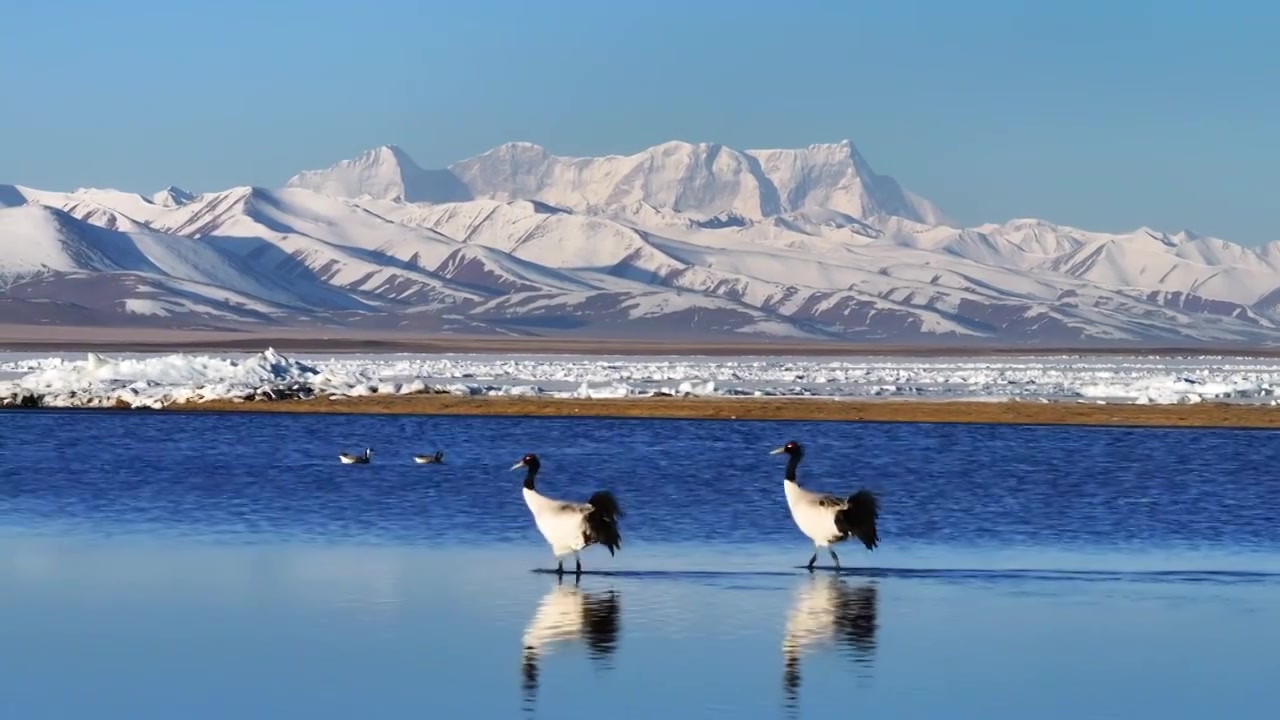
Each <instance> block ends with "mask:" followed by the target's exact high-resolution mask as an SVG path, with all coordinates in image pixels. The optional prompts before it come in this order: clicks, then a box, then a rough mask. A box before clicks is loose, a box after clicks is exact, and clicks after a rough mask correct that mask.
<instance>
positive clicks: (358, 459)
mask: <svg viewBox="0 0 1280 720" xmlns="http://www.w3.org/2000/svg"><path fill="white" fill-rule="evenodd" d="M371 457H373V451H372V450H370V449H369V448H365V449H364V454H363V455H352V454H351V453H338V459H339V460H341V461H342V464H344V465H367V464H369V458H371Z"/></svg>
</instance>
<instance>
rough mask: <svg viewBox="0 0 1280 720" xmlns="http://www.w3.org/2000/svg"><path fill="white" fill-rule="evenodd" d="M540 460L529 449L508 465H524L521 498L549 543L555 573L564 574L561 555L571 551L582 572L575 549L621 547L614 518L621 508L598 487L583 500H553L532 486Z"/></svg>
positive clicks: (611, 496) (613, 549)
mask: <svg viewBox="0 0 1280 720" xmlns="http://www.w3.org/2000/svg"><path fill="white" fill-rule="evenodd" d="M541 467H542V462H541V461H540V460H538V456H537V455H534V454H533V453H529V454H528V455H525V456H524V457H522V458H520V462H518V463H516V464H515V465H512V466H511V469H512V470H519V469H520V468H525V471H526V472H525V476H524V502H525V504H526V505H528V506H529V512H531V513H533V522H534V524H535V525H537V526H538V532H540V533H542V537H543V538H545V539H546V541H547V543H548V544H549V545H551V552H552V553H554V554H555V556H556V574H557V575H564V556H565V555H568V554H569V553H573V559H574V562H575V563H576V565H577V570H576V572H577V574H579V575H581V574H582V558H581V557H579V555H578V553H579V551H581V550H582V549H583V548H585V547H587V546H589V545H603V546H605V547H607V548H609V555H610V556H612V555H613V554H614V551H615V550H617V549H618V548H620V547H622V535H621V534H620V533H619V532H618V518H620V517H622V515H623V512H622V509H621V508H619V507H618V501H617V499H616V498H614V496H613V493H611V492H609V491H608V490H599V491H597V492H595V493H594V494H592V496H591V497H590V498H587V501H586V502H585V503H575V502H568V501H565V500H555V499H553V498H549V497H547V496H545V495H543V494H541V493H539V492H538V491H537V490H536V489H535V487H534V479H535V477H536V476H537V475H538V470H539V469H540V468H541Z"/></svg>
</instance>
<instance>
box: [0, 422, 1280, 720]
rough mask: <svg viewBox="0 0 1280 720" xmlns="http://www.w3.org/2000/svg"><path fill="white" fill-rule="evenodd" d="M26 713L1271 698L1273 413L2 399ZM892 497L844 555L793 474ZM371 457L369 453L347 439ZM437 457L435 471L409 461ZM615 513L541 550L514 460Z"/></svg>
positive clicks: (543, 710) (1276, 623) (623, 711)
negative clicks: (350, 455)
mask: <svg viewBox="0 0 1280 720" xmlns="http://www.w3.org/2000/svg"><path fill="white" fill-rule="evenodd" d="M0 428H2V429H3V431H4V439H5V441H4V443H3V445H2V446H0V463H2V466H3V468H4V478H3V481H0V532H2V533H3V534H2V535H0V584H2V585H3V588H4V591H3V593H0V648H2V649H0V710H3V711H4V715H5V716H6V717H15V718H17V717H21V718H42V717H48V718H55V717H56V718H69V717H130V718H162V717H164V718H167V717H175V716H181V717H186V718H249V717H280V716H282V715H288V716H295V715H296V716H299V717H308V718H322V717H323V718H328V717H333V718H339V717H353V716H362V717H363V716H369V717H374V716H376V717H421V716H423V715H424V713H425V714H428V715H429V714H432V713H435V712H440V713H444V714H443V715H442V717H452V716H458V715H463V714H465V715H466V716H468V717H519V716H521V715H525V716H527V715H529V714H533V715H536V716H539V717H551V718H571V717H591V718H600V717H601V713H602V710H601V708H602V707H607V708H609V710H608V714H609V716H611V717H616V718H621V717H636V718H648V717H655V716H657V715H658V714H660V713H673V714H675V715H677V716H680V717H721V716H725V717H727V716H733V717H735V718H744V717H745V718H755V717H761V718H764V717H779V716H795V717H811V716H814V717H816V716H822V715H830V714H832V713H839V714H842V715H843V714H849V713H853V712H857V713H862V714H868V713H870V714H874V715H879V716H884V717H895V718H903V717H997V718H1003V717H1009V718H1014V717H1017V718H1023V717H1037V718H1059V717H1061V718H1073V719H1076V718H1090V717H1135V716H1148V715H1150V716H1162V717H1165V718H1168V717H1199V716H1203V715H1204V714H1205V713H1219V714H1222V715H1223V716H1230V717H1259V718H1262V717H1270V713H1271V710H1270V709H1269V705H1268V703H1267V702H1266V701H1265V697H1266V696H1267V693H1268V692H1269V690H1268V688H1270V682H1271V680H1270V678H1271V677H1273V675H1274V673H1273V669H1274V667H1275V666H1274V651H1273V649H1274V647H1276V646H1277V643H1278V642H1280V610H1277V608H1280V603H1277V600H1280V524H1278V523H1276V522H1275V520H1274V518H1275V513H1276V508H1277V507H1278V506H1280V481H1277V479H1276V476H1275V474H1274V470H1273V468H1274V467H1276V466H1277V462H1276V461H1277V460H1280V446H1278V445H1277V443H1276V442H1275V440H1276V438H1277V436H1276V434H1275V433H1272V432H1261V431H1228V430H1220V431H1209V430H1185V429H1169V430H1155V429H1118V428H1105V429H1104V428H1076V427H1019V426H970V425H921V424H901V425H896V424H861V423H823V422H747V421H743V422H736V421H664V420H636V419H626V420H607V419H588V418H536V419H534V418H530V419H523V418H463V417H458V418H453V417H445V418H432V417H388V416H337V415H323V416H321V415H313V416H302V415H267V414H261V415H259V414H243V415H240V414H227V415H222V414H219V415H215V414H198V413H192V414H183V413H171V412H163V413H143V412H137V413H133V412H130V413H114V412H44V411H22V412H8V413H3V414H0ZM790 439H796V440H799V441H801V442H802V443H804V444H805V445H806V448H807V451H808V452H807V455H806V459H805V462H804V463H803V464H802V465H801V468H800V480H801V482H802V483H804V484H807V485H810V486H813V487H818V488H821V489H825V490H831V491H836V492H848V491H851V490H853V489H856V488H857V487H861V486H865V487H869V488H871V489H872V490H874V491H875V492H877V493H878V494H879V495H880V497H881V502H882V515H881V526H880V534H881V537H882V543H883V544H882V545H881V547H880V548H879V549H877V550H876V551H875V552H874V553H868V552H866V551H864V550H862V549H861V548H855V547H852V546H849V547H846V548H842V549H841V559H842V561H843V562H844V564H845V565H846V566H847V570H848V571H847V572H845V573H843V574H841V575H838V576H837V575H834V574H832V573H829V572H819V573H815V574H813V575H810V574H809V573H806V572H803V571H802V570H799V569H798V568H797V566H799V565H802V564H803V563H804V562H805V561H807V559H808V557H809V555H810V554H811V552H812V546H811V545H809V544H808V542H807V540H806V539H805V538H804V537H803V536H801V535H800V534H799V532H798V531H797V530H796V529H795V527H794V525H793V524H792V523H791V520H790V518H789V516H788V514H787V510H786V506H785V502H784V500H783V497H782V488H781V476H782V470H783V463H784V461H783V460H782V459H780V458H779V457H777V456H769V455H768V451H769V450H771V449H773V448H775V447H777V446H779V445H781V444H782V443H783V442H785V441H787V440H790ZM365 447H371V448H372V449H373V462H372V463H371V464H369V465H367V466H346V465H341V464H339V463H338V462H337V458H336V455H337V453H338V452H340V451H350V452H357V451H360V450H362V449H363V448H365ZM437 448H441V449H443V450H444V451H445V453H446V457H445V464H443V465H440V466H431V465H425V466H422V465H415V464H414V463H413V462H412V461H411V459H410V456H411V455H413V454H415V453H424V452H429V451H434V450H435V449H437ZM526 452H537V453H538V454H539V455H540V456H541V457H542V459H543V472H542V474H541V475H540V476H539V478H540V483H539V485H540V489H541V490H542V491H543V492H545V493H547V494H551V495H556V496H562V497H566V498H577V499H585V497H586V496H587V495H589V494H590V493H591V492H592V491H593V490H595V489H598V488H609V489H611V490H613V491H614V492H615V493H616V494H617V496H618V497H619V500H620V501H621V502H622V504H623V506H624V508H625V509H626V510H627V512H628V515H627V516H626V518H625V519H624V525H623V533H624V546H623V549H622V551H621V552H620V553H619V554H618V555H617V556H616V557H609V555H608V553H607V552H606V551H604V550H602V549H600V548H591V549H589V550H588V551H587V552H585V553H584V555H583V561H584V564H585V565H586V567H587V569H588V574H587V575H585V576H583V577H582V579H581V580H580V582H578V583H576V584H575V581H574V579H573V578H572V577H571V576H570V577H567V578H565V580H564V581H563V583H560V582H558V581H557V579H556V578H555V577H554V576H553V575H547V574H538V573H533V572H530V571H531V570H532V569H535V568H547V567H550V566H551V565H552V559H551V557H550V553H549V552H548V551H547V548H546V546H545V544H544V543H543V542H542V540H541V538H540V537H539V536H538V535H537V533H536V530H534V528H533V526H532V522H531V520H530V518H529V517H528V511H527V509H526V508H525V507H524V505H523V502H522V500H521V496H520V479H521V476H520V473H518V472H510V471H509V470H508V468H509V467H510V466H511V464H512V463H514V462H515V461H516V460H518V459H519V458H520V457H521V455H523V454H524V453H526Z"/></svg>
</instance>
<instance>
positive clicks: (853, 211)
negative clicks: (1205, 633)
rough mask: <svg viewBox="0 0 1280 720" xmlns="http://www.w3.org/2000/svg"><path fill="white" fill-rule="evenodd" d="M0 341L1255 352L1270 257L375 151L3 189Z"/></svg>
mask: <svg viewBox="0 0 1280 720" xmlns="http://www.w3.org/2000/svg"><path fill="white" fill-rule="evenodd" d="M0 322H30V323H44V324H67V325H86V324H92V325H149V326H171V327H174V326H177V327H224V328H226V327H234V328H249V327H264V326H298V325H308V326H311V325H329V326H335V327H353V328H370V329H382V330H399V331H404V332H412V333H421V332H435V333H439V332H446V333H447V332H459V333H468V334H477V333H500V334H509V335H542V336H548V335H563V336H568V335H577V336H595V337H605V336H609V337H636V338H647V339H654V338H670V339H698V338H704V339H713V338H717V337H720V338H722V339H724V338H726V337H731V336H738V337H741V336H755V337H761V338H797V339H801V338H808V339H849V340H862V341H883V342H899V343H929V344H937V343H948V342H950V343H962V344H979V343H998V344H1023V343H1029V344H1053V345H1063V344H1075V345H1088V344H1095V343H1115V344H1119V343H1125V344H1159V345H1189V344H1219V345H1221V344H1253V345H1258V344H1271V343H1273V342H1275V341H1276V340H1278V339H1280V328H1278V327H1277V326H1278V324H1280V244H1272V245H1267V246H1264V247H1261V248H1257V249H1251V248H1247V247H1243V246H1240V245H1235V244H1232V243H1229V242H1226V241H1223V240H1219V239H1216V238H1208V237H1202V236H1198V235H1195V234H1194V233H1191V232H1187V231H1184V232H1180V233H1176V234H1169V233H1164V232H1160V231H1157V230H1152V229H1149V228H1140V229H1138V230H1136V231H1134V232H1132V233H1125V234H1108V233H1097V232H1088V231H1084V230H1079V229H1076V228H1071V227H1065V226H1061V225H1054V224H1051V223H1047V222H1043V221H1039V220H1033V219H1031V220H1028V219H1018V220H1012V221H1009V222H1007V223H1004V224H1000V225H984V226H980V227H972V228H958V227H953V226H951V225H949V224H947V221H946V218H945V217H944V216H943V215H942V213H941V212H940V211H939V210H938V209H937V208H935V207H934V206H933V205H931V204H930V203H928V202H927V201H925V200H923V199H921V198H919V197H917V196H915V195H913V194H912V193H910V192H909V191H907V190H905V189H903V188H902V187H901V186H900V185H899V184H898V183H897V182H896V181H895V180H893V179H892V178H889V177H886V176H883V175H879V174H877V173H875V172H874V171H873V170H872V169H871V167H870V166H869V164H868V163H867V162H866V160H865V159H864V158H863V157H862V155H861V154H860V153H859V152H858V150H857V149H856V148H855V147H854V146H853V145H852V144H851V143H849V142H841V143H834V144H827V145H811V146H809V147H807V148H802V149H796V150H749V151H738V150H734V149H732V148H727V147H724V146H722V145H715V144H690V143H683V142H671V143H665V144H663V145H659V146H657V147H654V148H649V149H647V150H645V151H643V152H640V153H637V154H635V155H630V156H608V157H600V158H568V157H559V156H555V155H552V154H550V153H549V152H547V151H546V150H545V149H543V148H540V147H538V146H536V145H532V144H529V143H508V144H506V145H502V146H500V147H497V148H494V149H493V150H490V151H488V152H486V153H483V154H481V155H478V156H476V157H473V158H470V159H467V160H463V161H461V162H458V163H455V164H453V165H451V166H450V167H448V168H444V169H436V170H426V169H423V168H421V167H419V166H418V165H417V164H416V163H414V161H413V160H412V159H411V158H410V157H409V156H408V155H407V154H406V153H405V152H404V151H403V150H401V149H399V148H396V147H394V146H384V147H380V148H375V149H373V150H370V151H368V152H365V153H363V154H362V155H360V156H359V157H357V158H355V159H352V160H346V161H342V162H339V163H337V164H336V165H334V166H332V167H330V168H328V169H324V170H309V171H305V172H302V173H300V174H298V175H296V176H294V177H293V178H291V179H290V180H289V181H287V182H286V183H285V184H284V187H282V188H279V189H274V190H272V189H266V188H258V187H239V188H231V189H229V190H224V191H220V192H212V193H203V194H194V193H190V192H187V191H185V190H182V189H180V188H176V187H170V188H166V189H165V190H163V191H161V192H159V193H156V194H154V195H150V196H145V195H139V194H134V193H126V192H121V191H116V190H104V189H81V190H76V191H74V192H52V191H43V190H34V189H30V188H26V187H21V186H16V185H0Z"/></svg>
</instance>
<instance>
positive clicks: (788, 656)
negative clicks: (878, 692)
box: [782, 574, 879, 711]
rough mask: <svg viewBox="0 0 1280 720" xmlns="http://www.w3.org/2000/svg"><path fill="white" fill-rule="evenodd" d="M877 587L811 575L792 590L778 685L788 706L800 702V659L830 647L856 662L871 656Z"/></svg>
mask: <svg viewBox="0 0 1280 720" xmlns="http://www.w3.org/2000/svg"><path fill="white" fill-rule="evenodd" d="M878 593H879V589H878V588H877V587H876V586H875V584H874V583H865V584H858V585H853V586H850V585H848V584H846V583H845V582H844V581H843V580H842V579H840V578H839V577H837V576H835V575H827V574H821V575H813V576H811V577H810V578H809V581H808V582H805V583H803V584H802V585H801V586H800V588H799V589H798V590H797V592H796V596H795V599H794V600H793V601H792V604H791V613H790V614H789V615H788V617H787V628H786V637H785V638H784V639H783V641H782V658H783V668H784V669H783V674H782V685H783V689H784V692H785V693H786V704H787V708H788V709H789V710H792V711H794V710H796V709H797V706H798V703H799V700H800V659H801V657H802V656H804V655H806V654H808V653H810V652H812V651H814V650H816V649H818V648H820V647H824V646H826V647H830V646H832V645H834V647H835V650H836V651H837V653H839V654H840V655H843V656H845V657H847V658H848V659H849V660H851V661H852V662H853V663H854V664H855V665H857V666H865V667H869V666H871V664H872V663H873V662H874V660H875V652H876V630H877V629H878V625H877V620H876V613H877V611H878V607H877V605H878V600H879V597H878Z"/></svg>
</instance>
